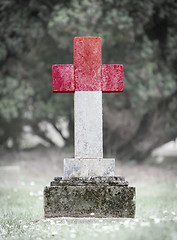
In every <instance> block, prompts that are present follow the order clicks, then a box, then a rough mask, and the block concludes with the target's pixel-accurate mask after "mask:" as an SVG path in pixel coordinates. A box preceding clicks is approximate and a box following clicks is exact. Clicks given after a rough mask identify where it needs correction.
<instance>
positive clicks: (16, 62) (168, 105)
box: [0, 0, 177, 160]
mask: <svg viewBox="0 0 177 240" xmlns="http://www.w3.org/2000/svg"><path fill="white" fill-rule="evenodd" d="M176 26H177V3H176V1H175V0H152V1H141V0H137V1H131V0H124V1H115V0H82V1H81V0H73V1H64V0H63V1H56V0H53V1H49V0H45V1H44V0H39V1H37V0H27V1H22V0H11V1H1V3H0V64H1V71H0V99H1V101H0V142H1V144H2V146H6V145H7V141H8V139H9V138H11V139H13V143H14V147H18V145H19V139H20V135H21V133H22V131H23V126H24V125H30V126H31V127H32V129H33V131H34V132H35V133H36V134H38V135H40V136H43V137H44V138H46V140H49V139H47V137H46V136H45V133H43V132H42V131H41V129H40V128H39V123H40V122H41V121H44V120H45V121H48V122H50V123H52V124H53V126H54V127H55V128H56V129H57V130H58V131H59V133H60V134H62V132H61V129H60V128H59V127H58V125H57V121H58V117H65V118H66V119H68V121H69V131H70V134H71V136H72V133H73V95H72V94H52V91H51V89H52V81H51V65H52V64H55V63H72V61H73V60H72V58H73V54H72V52H73V45H72V43H73V38H74V37H75V36H101V37H102V45H103V49H102V51H103V63H122V64H123V65H124V89H125V90H124V93H123V94H119V95H118V94H104V98H103V100H104V143H105V152H106V153H109V152H111V153H112V154H114V153H116V154H118V157H121V158H136V159H138V160H141V159H143V158H144V157H146V156H147V155H148V154H149V152H150V151H151V150H152V149H153V148H154V147H156V146H159V145H160V144H162V143H164V142H166V141H168V140H171V139H172V138H175V137H176V136H177V126H176V121H175V120H176V115H177V87H176V85H177V70H176V69H177V68H176V63H177V46H176V45H177V35H176ZM70 139H72V137H71V138H70ZM50 143H51V144H52V142H50ZM67 144H71V142H70V141H68V142H67Z"/></svg>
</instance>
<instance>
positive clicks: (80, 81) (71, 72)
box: [52, 37, 123, 92]
mask: <svg viewBox="0 0 177 240" xmlns="http://www.w3.org/2000/svg"><path fill="white" fill-rule="evenodd" d="M52 78H53V92H74V91H102V92H122V91H123V66H122V65H120V64H115V65H114V64H107V65H105V64H103V65H102V64H101V38H99V37H76V38H75V39H74V64H73V65H72V64H67V65H53V66H52Z"/></svg>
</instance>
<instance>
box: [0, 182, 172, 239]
mask: <svg viewBox="0 0 177 240" xmlns="http://www.w3.org/2000/svg"><path fill="white" fill-rule="evenodd" d="M43 188H44V185H43V184H41V183H40V184H34V183H33V182H31V184H30V182H29V183H27V182H26V183H25V185H24V186H23V185H21V186H20V187H18V188H14V187H0V239H25V240H26V239H27V240H28V239H35V240H37V239H38V240H39V239H61V240H68V239H77V240H80V239H84V240H87V239H88V240H90V239H103V240H104V239H105V240H108V239H109V240H110V239H136V240H138V239H142V240H144V239H145V240H146V239H148V240H149V239H156V240H158V239H159V240H163V239H170V240H171V239H172V240H173V239H174V240H176V239H177V187H176V183H172V182H156V183H154V184H152V183H151V184H141V185H138V186H136V189H137V194H136V196H137V199H136V207H137V209H136V218H135V219H134V220H125V221H123V220H121V221H119V222H117V221H115V220H114V219H113V220H111V221H110V222H105V221H104V220H103V219H99V220H93V221H92V222H73V221H64V220H62V221H59V220H57V221H54V220H47V221H45V220H43Z"/></svg>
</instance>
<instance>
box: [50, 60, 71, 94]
mask: <svg viewBox="0 0 177 240" xmlns="http://www.w3.org/2000/svg"><path fill="white" fill-rule="evenodd" d="M52 80H53V92H55V93H57V92H58V93H59V92H60V93H63V92H74V91H75V86H74V66H73V65H72V64H65V65H61V64H60V65H53V66H52Z"/></svg>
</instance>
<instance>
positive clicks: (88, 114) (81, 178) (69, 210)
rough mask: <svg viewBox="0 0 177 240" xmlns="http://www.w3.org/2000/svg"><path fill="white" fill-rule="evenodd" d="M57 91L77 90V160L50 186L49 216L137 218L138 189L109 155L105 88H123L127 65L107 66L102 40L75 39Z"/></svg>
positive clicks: (56, 78)
mask: <svg viewBox="0 0 177 240" xmlns="http://www.w3.org/2000/svg"><path fill="white" fill-rule="evenodd" d="M52 75H53V92H56V93H65V92H74V142H75V154H74V158H71V159H64V176H63V177H55V178H54V181H52V182H51V183H50V186H46V187H45V189H44V215H45V217H134V216H135V188H134V187H129V186H128V182H127V181H125V179H124V177H118V176H115V173H114V170H115V159H112V158H110V159H109V158H103V127H102V92H122V91H123V66H122V65H119V64H115V65H113V64H110V65H104V64H103V65H102V58H101V38H100V37H76V38H74V64H67V65H53V68H52Z"/></svg>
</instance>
